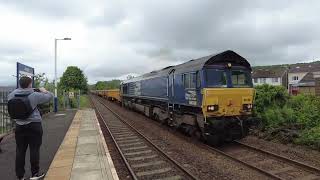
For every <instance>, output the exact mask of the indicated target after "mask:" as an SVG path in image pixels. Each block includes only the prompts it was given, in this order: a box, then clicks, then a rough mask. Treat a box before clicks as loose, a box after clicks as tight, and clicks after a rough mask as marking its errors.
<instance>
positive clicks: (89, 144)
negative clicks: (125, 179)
mask: <svg viewBox="0 0 320 180" xmlns="http://www.w3.org/2000/svg"><path fill="white" fill-rule="evenodd" d="M71 131H72V132H71ZM69 135H70V137H69ZM60 151H61V152H60ZM72 155H73V156H72ZM70 157H72V158H70ZM69 158H70V159H69ZM69 160H70V161H69ZM70 162H72V163H70ZM60 171H61V173H60ZM45 179H46V180H51V179H59V180H60V179H61V180H102V179H110V180H113V179H114V180H117V179H118V176H117V173H116V170H115V168H114V165H113V162H112V159H111V157H110V154H109V152H108V147H107V145H106V144H105V140H104V137H103V135H102V132H101V130H100V126H99V123H98V120H97V117H96V115H95V112H94V110H93V109H86V110H80V111H78V112H77V114H76V116H75V118H74V120H73V122H72V124H71V126H70V130H69V131H68V133H67V135H66V137H65V139H64V141H63V143H62V144H61V148H60V149H59V151H58V153H57V155H56V156H55V159H54V161H53V163H52V165H51V166H50V169H49V172H48V174H47V176H46V178H45Z"/></svg>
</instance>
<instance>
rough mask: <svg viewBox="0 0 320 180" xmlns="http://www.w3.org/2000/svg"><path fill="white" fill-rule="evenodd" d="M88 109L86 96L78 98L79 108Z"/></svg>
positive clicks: (88, 104) (88, 102)
mask: <svg viewBox="0 0 320 180" xmlns="http://www.w3.org/2000/svg"><path fill="white" fill-rule="evenodd" d="M89 107H90V101H89V97H88V96H87V95H82V96H80V108H89Z"/></svg>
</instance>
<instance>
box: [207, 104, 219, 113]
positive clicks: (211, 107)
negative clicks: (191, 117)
mask: <svg viewBox="0 0 320 180" xmlns="http://www.w3.org/2000/svg"><path fill="white" fill-rule="evenodd" d="M218 110H219V106H218V105H209V106H207V111H208V112H213V111H218Z"/></svg>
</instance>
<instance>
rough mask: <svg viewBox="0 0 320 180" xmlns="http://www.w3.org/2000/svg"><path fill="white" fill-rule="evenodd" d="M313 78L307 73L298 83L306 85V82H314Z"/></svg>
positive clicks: (310, 73) (311, 74)
mask: <svg viewBox="0 0 320 180" xmlns="http://www.w3.org/2000/svg"><path fill="white" fill-rule="evenodd" d="M314 80H315V79H314V76H313V73H312V72H308V73H307V74H306V75H305V76H304V77H303V78H302V79H301V81H300V83H306V82H314Z"/></svg>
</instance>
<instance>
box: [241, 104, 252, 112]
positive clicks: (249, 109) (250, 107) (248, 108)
mask: <svg viewBox="0 0 320 180" xmlns="http://www.w3.org/2000/svg"><path fill="white" fill-rule="evenodd" d="M252 108H253V105H252V104H244V105H243V110H245V111H251V110H252Z"/></svg>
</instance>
